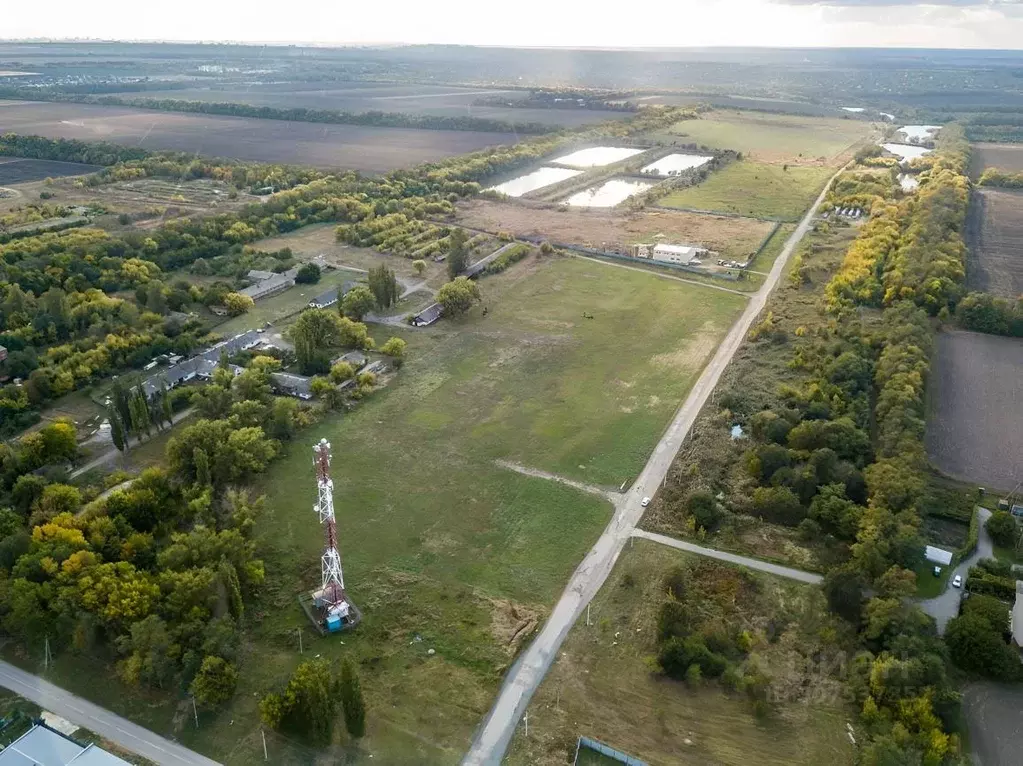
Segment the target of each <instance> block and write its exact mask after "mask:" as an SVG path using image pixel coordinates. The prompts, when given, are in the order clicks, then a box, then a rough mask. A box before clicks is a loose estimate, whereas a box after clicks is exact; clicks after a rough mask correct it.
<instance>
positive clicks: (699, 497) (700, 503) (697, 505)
mask: <svg viewBox="0 0 1023 766" xmlns="http://www.w3.org/2000/svg"><path fill="white" fill-rule="evenodd" d="M686 510H687V511H689V514H690V515H691V516H692V517H693V518H694V519H696V523H697V524H698V525H699V526H701V527H703V528H704V529H706V530H707V531H708V532H713V531H714V529H715V528H716V527H717V525H718V523H719V522H720V521H721V511H720V510H718V503H717V500H715V499H714V496H713V495H712V494H710V492H693V493H691V494H690V495H689V497H688V498H686Z"/></svg>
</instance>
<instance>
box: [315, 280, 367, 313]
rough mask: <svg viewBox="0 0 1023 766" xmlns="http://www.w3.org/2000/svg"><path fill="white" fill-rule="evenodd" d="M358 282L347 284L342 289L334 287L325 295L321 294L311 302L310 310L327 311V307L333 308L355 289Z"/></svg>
mask: <svg viewBox="0 0 1023 766" xmlns="http://www.w3.org/2000/svg"><path fill="white" fill-rule="evenodd" d="M357 284H359V283H358V282H345V283H344V284H343V285H341V287H332V288H331V289H329V290H327V291H326V292H325V293H320V294H319V295H317V296H316V297H315V298H313V299H312V300H311V301H309V308H311V309H325V308H327V306H333V305H334V304H335V303H337V302H338V301H339V300H340V299H341V298H344V297H345V296H346V295H348V292H349V291H350V290H351V289H352V288H353V287H355V286H356V285H357Z"/></svg>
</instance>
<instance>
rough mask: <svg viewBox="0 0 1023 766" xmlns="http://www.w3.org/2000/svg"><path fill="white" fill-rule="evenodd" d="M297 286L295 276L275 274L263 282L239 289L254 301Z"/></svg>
mask: <svg viewBox="0 0 1023 766" xmlns="http://www.w3.org/2000/svg"><path fill="white" fill-rule="evenodd" d="M294 286H295V278H294V277H293V276H288V275H287V274H274V275H273V276H272V277H270V278H269V279H264V280H263V281H262V282H256V284H254V285H249V286H248V287H246V288H244V289H242V290H239V291H238V292H240V293H241V294H242V295H247V296H248V297H250V298H252V300H254V301H258V300H261V299H263V298H269V297H270V296H271V295H277V294H278V293H283V292H284V291H285V290H287V289H288V288H290V287H294Z"/></svg>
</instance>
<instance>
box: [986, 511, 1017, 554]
mask: <svg viewBox="0 0 1023 766" xmlns="http://www.w3.org/2000/svg"><path fill="white" fill-rule="evenodd" d="M984 526H985V528H986V529H987V532H988V534H989V535H991V539H992V540H993V541H994V543H995V545H998V546H1000V547H1002V548H1011V547H1013V546H1014V545H1015V544H1016V536H1017V528H1016V519H1015V517H1013V515H1012V514H1011V513H1009V512H1008V511H995V512H994V513H992V514H991V518H989V519H988V520H987V524H985V525H984Z"/></svg>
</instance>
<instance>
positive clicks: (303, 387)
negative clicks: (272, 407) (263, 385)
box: [270, 372, 313, 401]
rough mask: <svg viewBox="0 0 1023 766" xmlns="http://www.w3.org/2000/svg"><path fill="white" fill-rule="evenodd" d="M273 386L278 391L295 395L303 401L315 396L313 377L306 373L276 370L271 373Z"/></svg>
mask: <svg viewBox="0 0 1023 766" xmlns="http://www.w3.org/2000/svg"><path fill="white" fill-rule="evenodd" d="M270 380H271V382H272V383H273V387H274V388H275V389H276V390H277V392H278V393H281V394H287V395H288V396H294V397H297V398H298V399H302V400H303V401H307V400H309V399H312V398H313V393H312V387H311V383H312V378H307V377H305V376H304V375H292V374H291V373H287V372H275V373H272V374H271V375H270Z"/></svg>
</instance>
